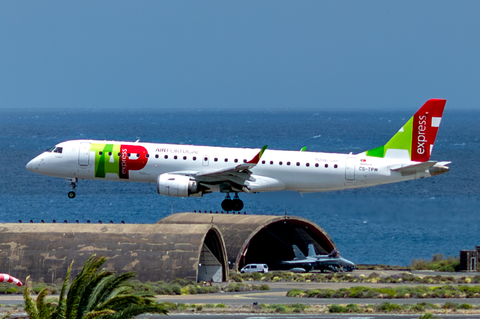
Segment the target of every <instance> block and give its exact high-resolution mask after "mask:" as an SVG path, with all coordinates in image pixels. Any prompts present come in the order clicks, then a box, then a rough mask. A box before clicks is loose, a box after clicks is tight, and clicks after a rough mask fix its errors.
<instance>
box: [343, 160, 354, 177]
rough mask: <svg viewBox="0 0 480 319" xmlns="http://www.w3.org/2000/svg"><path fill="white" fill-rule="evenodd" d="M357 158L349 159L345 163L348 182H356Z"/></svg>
mask: <svg viewBox="0 0 480 319" xmlns="http://www.w3.org/2000/svg"><path fill="white" fill-rule="evenodd" d="M355 162H356V158H355V157H347V161H346V163H345V179H346V180H347V181H353V180H355Z"/></svg>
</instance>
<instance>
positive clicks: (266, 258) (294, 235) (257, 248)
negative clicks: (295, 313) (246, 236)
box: [238, 220, 335, 270]
mask: <svg viewBox="0 0 480 319" xmlns="http://www.w3.org/2000/svg"><path fill="white" fill-rule="evenodd" d="M309 226H310V227H309ZM309 244H313V245H314V247H315V250H316V252H317V254H329V253H331V252H332V251H333V250H334V248H335V247H334V244H333V242H332V241H331V239H330V238H328V237H327V236H325V234H324V233H322V232H320V231H319V229H316V228H315V227H312V224H308V223H306V222H303V221H301V220H288V221H282V220H280V221H277V222H274V223H272V224H269V225H267V226H265V227H263V228H262V229H261V230H260V231H258V232H257V233H256V234H255V235H254V236H253V237H252V238H251V240H250V242H249V243H248V244H247V245H246V247H245V249H244V250H243V253H242V255H241V258H240V260H239V264H238V269H239V270H240V269H241V268H242V267H244V266H245V265H247V264H267V265H268V267H269V269H270V270H281V269H289V268H291V266H290V265H281V264H280V262H282V261H284V260H293V259H294V258H295V254H294V252H293V248H292V245H297V246H298V248H300V250H302V252H303V253H304V254H305V256H306V255H308V253H307V251H308V245H309Z"/></svg>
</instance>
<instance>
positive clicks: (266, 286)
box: [258, 284, 270, 290]
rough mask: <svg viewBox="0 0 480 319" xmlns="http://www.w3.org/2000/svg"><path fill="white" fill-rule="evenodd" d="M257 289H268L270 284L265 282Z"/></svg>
mask: <svg viewBox="0 0 480 319" xmlns="http://www.w3.org/2000/svg"><path fill="white" fill-rule="evenodd" d="M258 290H270V286H269V285H267V284H263V285H260V286H259V287H258Z"/></svg>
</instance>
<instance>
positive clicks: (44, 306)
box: [36, 288, 52, 319]
mask: <svg viewBox="0 0 480 319" xmlns="http://www.w3.org/2000/svg"><path fill="white" fill-rule="evenodd" d="M49 293H50V289H49V288H45V289H43V290H42V291H40V293H39V294H38V296H37V302H36V304H37V311H38V316H39V317H40V318H42V319H43V318H50V317H51V316H52V304H51V303H49V302H47V301H46V300H45V299H46V298H47V296H48V294H49Z"/></svg>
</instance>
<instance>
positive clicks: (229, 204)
mask: <svg viewBox="0 0 480 319" xmlns="http://www.w3.org/2000/svg"><path fill="white" fill-rule="evenodd" d="M222 209H223V210H225V211H227V212H228V211H231V210H232V200H231V199H230V198H228V199H224V200H223V202H222Z"/></svg>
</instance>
